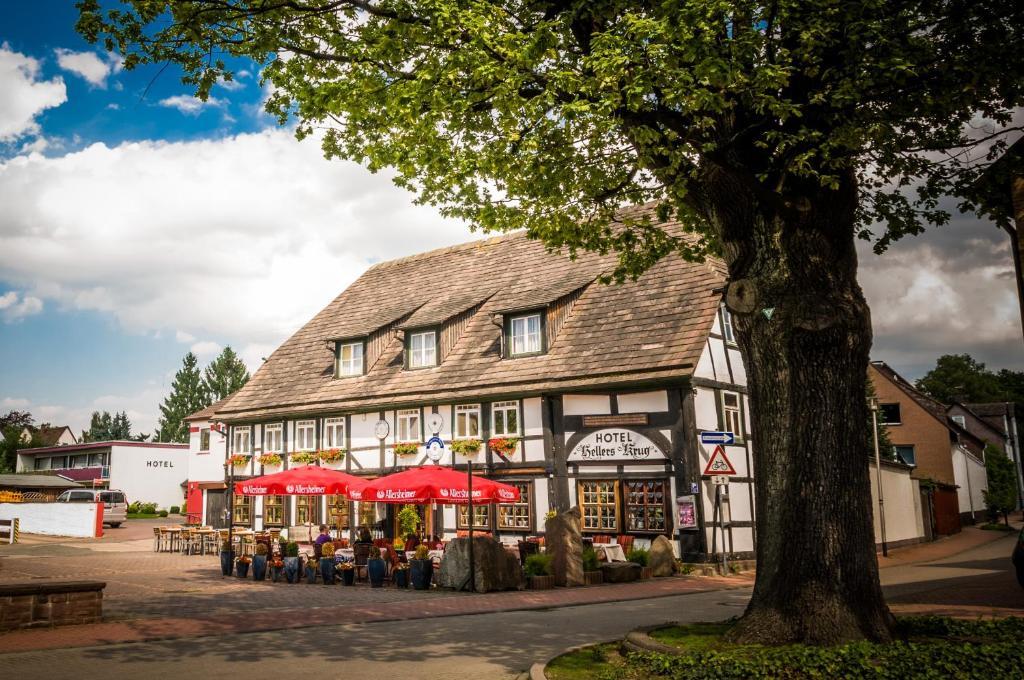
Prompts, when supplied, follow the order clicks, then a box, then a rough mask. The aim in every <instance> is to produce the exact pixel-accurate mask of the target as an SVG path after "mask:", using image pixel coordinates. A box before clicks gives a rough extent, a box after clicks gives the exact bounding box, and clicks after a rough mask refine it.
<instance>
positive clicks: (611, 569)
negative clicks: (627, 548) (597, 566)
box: [601, 562, 640, 583]
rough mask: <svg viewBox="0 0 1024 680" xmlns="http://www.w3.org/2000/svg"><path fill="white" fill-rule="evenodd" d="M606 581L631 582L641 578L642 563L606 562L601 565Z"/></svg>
mask: <svg viewBox="0 0 1024 680" xmlns="http://www.w3.org/2000/svg"><path fill="white" fill-rule="evenodd" d="M601 575H602V576H604V582H605V583H630V582H631V581H638V580H640V565H639V564H637V563H636V562H605V563H604V564H602V565H601Z"/></svg>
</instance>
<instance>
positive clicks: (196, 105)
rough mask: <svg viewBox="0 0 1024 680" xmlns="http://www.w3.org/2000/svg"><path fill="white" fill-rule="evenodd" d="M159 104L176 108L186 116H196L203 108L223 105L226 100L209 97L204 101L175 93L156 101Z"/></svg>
mask: <svg viewBox="0 0 1024 680" xmlns="http://www.w3.org/2000/svg"><path fill="white" fill-rule="evenodd" d="M157 103H158V104H159V105H160V106H166V107H168V108H171V109H178V111H180V112H181V113H183V114H185V115H186V116H198V115H199V114H200V113H201V112H202V111H203V109H208V108H220V107H223V106H224V105H225V104H226V103H227V102H225V101H224V100H222V99H217V98H216V97H209V98H208V99H207V100H206V101H205V102H204V101H203V100H201V99H196V98H195V97H193V96H192V95H188V94H176V95H174V96H173V97H167V98H166V99H161V100H160V101H159V102H157Z"/></svg>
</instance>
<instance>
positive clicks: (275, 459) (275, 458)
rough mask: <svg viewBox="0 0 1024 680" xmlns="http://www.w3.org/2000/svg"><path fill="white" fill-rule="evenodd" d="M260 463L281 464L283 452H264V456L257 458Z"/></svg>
mask: <svg viewBox="0 0 1024 680" xmlns="http://www.w3.org/2000/svg"><path fill="white" fill-rule="evenodd" d="M256 460H257V461H258V462H259V464H260V465H263V466H267V467H269V466H271V465H280V464H281V454H279V453H264V454H263V455H262V456H260V457H259V458H257V459H256Z"/></svg>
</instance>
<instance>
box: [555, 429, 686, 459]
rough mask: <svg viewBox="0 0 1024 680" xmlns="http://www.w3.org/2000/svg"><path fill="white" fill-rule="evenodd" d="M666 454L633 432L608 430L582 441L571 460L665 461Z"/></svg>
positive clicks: (598, 431) (598, 432) (592, 434)
mask: <svg viewBox="0 0 1024 680" xmlns="http://www.w3.org/2000/svg"><path fill="white" fill-rule="evenodd" d="M665 458H666V456H665V452H664V451H662V450H661V448H660V447H658V445H657V444H655V443H654V442H652V441H651V440H650V439H648V438H647V437H645V436H643V435H642V434H640V433H638V432H633V431H632V430H623V429H619V428H606V429H603V430H596V431H594V432H591V433H590V434H588V435H586V436H585V437H583V439H581V440H580V441H579V442H578V443H577V444H576V446H574V447H573V449H572V451H570V452H569V458H568V459H569V460H571V461H572V460H576V461H581V460H657V459H665Z"/></svg>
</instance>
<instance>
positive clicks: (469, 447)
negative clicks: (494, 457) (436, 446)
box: [452, 439, 482, 456]
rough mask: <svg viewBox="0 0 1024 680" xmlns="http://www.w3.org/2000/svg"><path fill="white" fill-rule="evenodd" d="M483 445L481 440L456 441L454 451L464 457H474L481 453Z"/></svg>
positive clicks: (453, 446)
mask: <svg viewBox="0 0 1024 680" xmlns="http://www.w3.org/2000/svg"><path fill="white" fill-rule="evenodd" d="M481 445H482V442H481V441H480V440H479V439H456V440H454V441H453V442H452V451H454V452H455V453H458V454H461V455H463V456H472V455H474V454H477V453H479V452H480V446H481Z"/></svg>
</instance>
